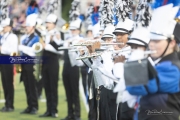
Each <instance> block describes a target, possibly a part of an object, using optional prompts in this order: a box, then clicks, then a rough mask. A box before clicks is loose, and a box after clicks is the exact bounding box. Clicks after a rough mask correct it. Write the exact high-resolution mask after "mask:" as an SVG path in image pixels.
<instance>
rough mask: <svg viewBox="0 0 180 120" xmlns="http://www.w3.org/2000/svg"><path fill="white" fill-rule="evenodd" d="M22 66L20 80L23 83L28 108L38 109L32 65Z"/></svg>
mask: <svg viewBox="0 0 180 120" xmlns="http://www.w3.org/2000/svg"><path fill="white" fill-rule="evenodd" d="M21 66H22V72H21V80H22V81H23V82H24V87H25V92H26V97H27V104H28V108H29V109H32V108H36V109H38V98H37V87H36V79H35V76H34V74H33V72H34V70H33V64H29V65H28V64H24V65H21Z"/></svg>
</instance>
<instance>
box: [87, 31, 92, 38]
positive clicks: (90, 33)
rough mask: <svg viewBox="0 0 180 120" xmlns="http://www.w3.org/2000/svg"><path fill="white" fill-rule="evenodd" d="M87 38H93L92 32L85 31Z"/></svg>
mask: <svg viewBox="0 0 180 120" xmlns="http://www.w3.org/2000/svg"><path fill="white" fill-rule="evenodd" d="M87 37H88V38H91V37H93V34H92V31H90V30H89V31H87Z"/></svg>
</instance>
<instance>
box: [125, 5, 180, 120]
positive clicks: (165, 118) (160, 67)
mask: <svg viewBox="0 0 180 120" xmlns="http://www.w3.org/2000/svg"><path fill="white" fill-rule="evenodd" d="M177 10H178V7H176V8H173V4H168V5H165V6H162V7H159V8H157V9H155V10H154V12H153V15H152V21H151V25H150V26H151V28H150V43H149V49H150V50H155V51H156V53H154V54H151V58H152V59H153V61H154V63H152V65H154V68H155V70H156V72H157V74H156V76H155V77H154V78H153V79H150V80H149V81H148V83H147V84H146V85H136V86H127V88H126V89H127V90H128V91H129V93H130V94H132V95H139V100H138V102H139V107H138V108H137V114H136V115H135V119H136V120H160V119H162V120H178V119H179V115H180V112H179V111H180V109H179V107H178V106H179V100H180V98H179V95H180V92H179V80H180V77H179V72H180V62H179V57H178V54H177V49H176V47H177V44H178V43H179V42H180V41H179V31H180V25H179V23H176V22H175V21H174V20H173V19H174V16H175V14H176V13H177ZM172 11H173V12H172ZM162 20H163V22H162ZM124 72H126V71H124ZM145 88H147V89H145Z"/></svg>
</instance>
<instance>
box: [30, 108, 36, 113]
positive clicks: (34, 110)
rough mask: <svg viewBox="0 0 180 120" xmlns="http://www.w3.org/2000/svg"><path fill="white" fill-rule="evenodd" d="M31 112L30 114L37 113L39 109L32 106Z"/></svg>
mask: <svg viewBox="0 0 180 120" xmlns="http://www.w3.org/2000/svg"><path fill="white" fill-rule="evenodd" d="M29 113H30V114H36V113H37V109H36V108H32V109H31V111H30V112H29Z"/></svg>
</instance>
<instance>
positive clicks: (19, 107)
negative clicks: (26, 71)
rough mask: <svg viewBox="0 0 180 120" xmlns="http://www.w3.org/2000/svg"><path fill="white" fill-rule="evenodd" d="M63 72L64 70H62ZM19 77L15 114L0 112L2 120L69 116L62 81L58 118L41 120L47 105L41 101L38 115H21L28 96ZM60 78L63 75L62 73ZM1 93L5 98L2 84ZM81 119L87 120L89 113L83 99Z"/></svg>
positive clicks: (0, 86)
mask: <svg viewBox="0 0 180 120" xmlns="http://www.w3.org/2000/svg"><path fill="white" fill-rule="evenodd" d="M61 71H62V70H61ZM19 76H20V74H17V75H16V83H15V86H16V88H15V99H14V107H15V110H14V112H9V113H2V112H0V120H44V119H45V120H52V119H56V120H57V119H58V120H59V119H60V118H64V117H65V116H66V115H67V104H66V96H65V91H64V86H63V83H62V80H59V88H58V92H59V93H58V95H59V104H58V111H59V112H58V115H59V117H58V118H51V117H48V118H39V117H38V116H39V115H40V114H43V113H44V112H45V111H46V103H45V102H41V101H40V100H39V111H38V113H37V115H26V114H23V115H22V114H20V112H21V111H23V110H24V109H25V108H26V107H27V104H26V95H25V91H24V86H23V83H19ZM60 78H62V77H61V73H60ZM0 92H1V96H0V99H3V98H4V95H3V92H2V84H1V82H0ZM42 97H43V98H45V96H44V91H43V96H42ZM2 107H4V103H0V108H2ZM81 119H82V120H87V111H86V109H85V106H84V103H83V101H82V99H81Z"/></svg>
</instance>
